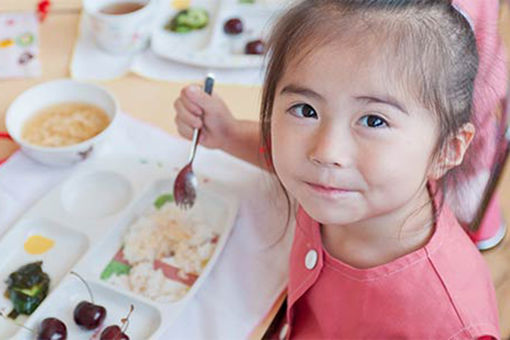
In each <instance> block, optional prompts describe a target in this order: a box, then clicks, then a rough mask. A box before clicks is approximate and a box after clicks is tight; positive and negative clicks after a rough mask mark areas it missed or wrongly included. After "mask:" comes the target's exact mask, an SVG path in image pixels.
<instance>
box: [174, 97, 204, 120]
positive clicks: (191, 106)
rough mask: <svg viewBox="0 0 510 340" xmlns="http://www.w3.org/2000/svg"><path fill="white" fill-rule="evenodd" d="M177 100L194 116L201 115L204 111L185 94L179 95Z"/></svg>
mask: <svg viewBox="0 0 510 340" xmlns="http://www.w3.org/2000/svg"><path fill="white" fill-rule="evenodd" d="M179 100H180V102H181V104H182V105H183V106H184V107H185V108H186V110H188V111H189V112H191V113H193V114H194V115H196V116H202V115H203V113H204V111H203V110H202V108H201V107H200V106H198V105H197V104H196V103H194V102H192V101H191V100H189V99H188V98H187V97H185V96H181V97H179Z"/></svg>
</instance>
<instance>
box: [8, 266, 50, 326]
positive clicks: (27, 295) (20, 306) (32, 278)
mask: <svg viewBox="0 0 510 340" xmlns="http://www.w3.org/2000/svg"><path fill="white" fill-rule="evenodd" d="M5 283H7V290H6V291H5V295H6V296H7V297H8V298H9V299H10V300H11V302H12V304H13V305H14V308H13V310H12V311H11V312H10V313H9V315H8V316H9V317H10V318H12V319H15V318H16V317H17V316H18V315H19V314H26V315H30V314H32V312H33V311H34V310H35V309H36V308H37V307H38V306H39V305H40V304H41V302H42V301H43V300H44V299H45V298H46V296H47V295H48V291H49V287H50V277H49V276H48V274H46V273H45V272H43V271H42V261H38V262H33V263H29V264H26V265H24V266H21V267H20V268H19V269H18V270H16V271H15V272H13V273H11V274H10V275H9V277H8V278H7V280H6V281H5Z"/></svg>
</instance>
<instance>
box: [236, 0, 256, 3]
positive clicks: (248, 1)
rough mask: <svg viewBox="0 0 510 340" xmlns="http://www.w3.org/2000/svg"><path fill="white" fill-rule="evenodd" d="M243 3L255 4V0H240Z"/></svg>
mask: <svg viewBox="0 0 510 340" xmlns="http://www.w3.org/2000/svg"><path fill="white" fill-rule="evenodd" d="M239 3H241V4H254V3H255V0H239Z"/></svg>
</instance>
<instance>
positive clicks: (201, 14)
mask: <svg viewBox="0 0 510 340" xmlns="http://www.w3.org/2000/svg"><path fill="white" fill-rule="evenodd" d="M208 23H209V13H207V11H206V10H205V9H201V8H188V9H184V10H182V11H179V12H178V13H177V14H176V15H175V16H174V17H173V18H172V19H171V20H170V22H169V23H168V24H167V25H166V26H165V29H167V30H170V31H172V32H176V33H186V32H190V31H193V30H199V29H202V28H204V27H206V26H207V24H208Z"/></svg>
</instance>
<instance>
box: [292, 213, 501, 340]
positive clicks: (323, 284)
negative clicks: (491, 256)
mask: <svg viewBox="0 0 510 340" xmlns="http://www.w3.org/2000/svg"><path fill="white" fill-rule="evenodd" d="M289 320H290V322H289V325H286V326H285V328H286V330H287V336H289V335H290V337H292V338H304V339H312V338H313V339H317V338H321V339H325V338H330V339H331V338H335V339H340V338H342V339H376V338H377V339H390V338H391V339H400V338H407V339H473V338H478V337H483V336H489V337H490V336H492V337H494V338H499V329H498V311H497V307H496V298H495V292H494V287H493V285H492V281H491V278H490V274H489V271H488V268H487V266H486V264H485V262H484V260H483V258H482V256H481V255H480V253H479V252H478V250H477V249H476V248H475V246H474V245H473V243H472V242H471V240H470V239H469V238H468V237H467V236H466V233H465V232H464V231H463V230H462V229H461V227H460V226H459V224H458V223H457V221H456V219H455V217H454V216H453V214H452V213H451V212H450V210H449V209H448V208H447V207H446V206H444V208H443V211H442V213H441V215H440V216H439V218H438V222H437V225H436V230H435V232H434V234H433V236H432V237H431V239H430V241H429V242H428V244H427V245H426V246H425V247H423V248H421V249H419V250H417V251H415V252H412V253H410V254H407V255H405V256H403V257H401V258H398V259H396V260H395V261H392V262H390V263H388V264H385V265H381V266H377V267H374V268H370V269H356V268H353V267H351V266H349V265H347V264H345V263H343V262H341V261H339V260H337V259H335V258H333V257H332V256H330V255H329V254H328V252H327V251H326V250H325V249H323V247H322V241H321V234H320V226H319V224H318V223H317V222H315V221H314V220H312V219H311V217H309V216H308V215H307V214H306V212H305V211H304V210H303V209H302V208H300V210H299V212H298V216H297V224H296V231H295V236H294V244H293V247H292V253H291V260H290V278H289V286H288V309H287V321H289ZM283 333H285V331H283Z"/></svg>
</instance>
